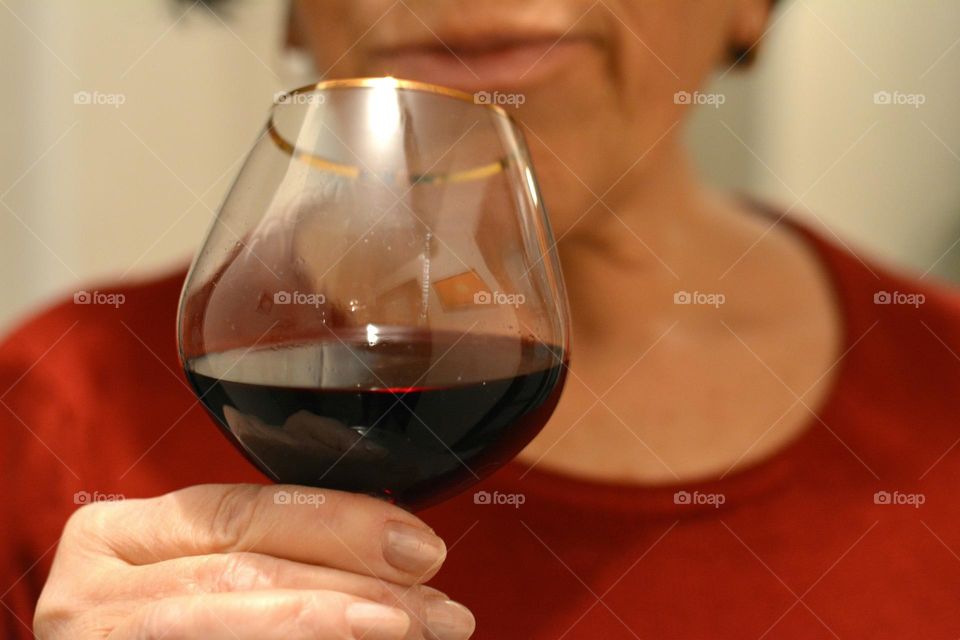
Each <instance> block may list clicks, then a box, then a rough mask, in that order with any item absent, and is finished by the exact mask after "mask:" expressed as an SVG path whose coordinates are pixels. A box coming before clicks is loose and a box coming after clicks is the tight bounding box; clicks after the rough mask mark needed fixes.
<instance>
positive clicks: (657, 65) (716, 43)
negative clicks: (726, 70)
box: [610, 0, 732, 116]
mask: <svg viewBox="0 0 960 640" xmlns="http://www.w3.org/2000/svg"><path fill="white" fill-rule="evenodd" d="M731 6H732V3H731V2H730V0H651V1H649V2H635V1H631V0H620V1H618V2H615V3H612V4H611V5H610V7H611V10H612V11H611V14H613V13H615V14H616V15H611V16H610V19H611V23H610V27H611V32H612V33H614V34H615V37H614V49H615V53H614V58H615V60H616V72H617V76H618V86H619V87H620V92H621V94H623V96H624V99H625V102H626V103H627V104H630V105H634V106H637V107H638V108H640V109H641V112H640V114H638V115H641V116H643V115H647V114H646V111H645V109H647V108H648V105H649V103H650V102H652V103H653V105H654V106H650V108H654V109H655V110H657V111H660V110H666V111H672V110H673V109H671V108H670V106H672V105H673V95H674V94H675V93H676V92H677V91H688V92H692V91H693V90H695V89H697V88H699V87H700V86H701V84H702V83H703V82H704V81H705V79H706V77H707V76H708V75H709V74H710V73H711V72H712V71H713V70H714V68H715V66H716V65H718V64H719V63H720V61H721V58H722V57H723V55H724V53H725V50H726V44H725V42H726V38H727V26H726V25H728V24H729V22H730V13H731V11H732V8H731ZM663 103H666V106H665V105H664V104H663Z"/></svg>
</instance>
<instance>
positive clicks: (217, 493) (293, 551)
mask: <svg viewBox="0 0 960 640" xmlns="http://www.w3.org/2000/svg"><path fill="white" fill-rule="evenodd" d="M279 492H284V493H283V494H282V495H285V496H286V498H287V500H277V499H276V496H277V495H281V494H280V493H279ZM291 496H296V497H297V499H296V500H292V499H290V497H291ZM101 505H104V506H101ZM96 508H97V511H95V512H94V513H95V517H93V518H91V519H92V521H93V525H92V526H93V529H94V530H95V531H94V532H95V533H96V534H97V535H98V536H99V537H100V538H101V539H102V540H103V542H104V543H105V544H106V546H107V547H108V549H109V551H110V552H112V553H114V554H115V555H117V556H118V557H120V558H121V559H123V560H125V561H127V562H128V563H130V564H136V565H143V564H150V563H155V562H160V561H163V560H169V559H172V558H177V557H182V556H197V555H207V554H211V553H225V552H233V551H249V552H253V553H261V554H265V555H270V556H275V557H278V558H285V559H288V560H293V561H296V562H303V563H307V564H314V565H320V566H327V567H332V568H334V569H343V570H345V571H350V572H352V573H360V574H364V575H370V576H375V577H378V578H382V579H384V580H388V581H390V582H396V583H399V584H417V583H421V582H426V581H427V580H429V579H430V578H431V577H432V576H433V575H434V574H435V573H436V572H437V570H438V569H439V568H440V565H441V564H442V563H443V560H444V559H445V557H446V546H445V545H444V543H443V541H442V540H441V539H440V538H438V537H437V536H436V535H434V534H433V532H432V531H431V530H430V529H429V528H428V527H427V526H426V525H425V524H424V523H423V522H422V521H420V520H419V519H418V518H416V517H415V516H413V515H412V514H410V513H408V512H406V511H404V510H402V509H400V508H398V507H395V506H393V505H390V504H388V503H387V502H385V501H382V500H377V499H375V498H371V497H369V496H362V495H356V494H350V493H344V492H340V491H329V490H320V489H311V488H307V487H293V486H283V485H280V486H259V485H203V486H197V487H190V488H187V489H182V490H180V491H175V492H173V493H169V494H167V495H165V496H161V497H159V498H155V499H152V500H147V501H144V500H126V501H121V502H115V503H109V504H107V503H100V504H99V505H97V506H96Z"/></svg>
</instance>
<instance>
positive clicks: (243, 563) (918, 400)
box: [0, 0, 960, 640]
mask: <svg viewBox="0 0 960 640" xmlns="http://www.w3.org/2000/svg"><path fill="white" fill-rule="evenodd" d="M769 5H770V2H769V0H699V1H696V2H694V1H692V0H684V1H677V0H648V1H644V2H628V1H626V0H621V1H614V0H601V1H600V2H591V1H589V0H549V1H547V0H542V1H539V2H534V1H533V0H531V1H530V2H522V3H519V2H516V1H515V0H514V1H511V2H507V1H506V0H503V1H488V2H482V3H480V2H467V1H465V0H464V1H460V0H446V1H443V2H441V1H439V0H420V1H414V0H406V1H405V2H400V3H392V2H389V1H388V0H369V1H367V2H356V1H354V0H329V1H327V2H319V1H318V0H296V1H295V2H294V4H293V9H294V11H293V20H292V25H293V30H292V35H293V38H294V40H295V42H296V44H297V45H299V46H301V47H303V48H304V49H305V50H307V51H308V52H309V53H310V55H311V56H312V57H313V59H314V61H315V63H316V66H317V69H319V70H320V71H322V72H324V71H325V72H326V74H325V75H327V76H329V77H346V76H375V75H384V74H388V73H389V74H393V75H396V76H399V77H407V78H413V79H420V80H426V81H431V82H435V83H440V84H446V85H452V86H455V87H459V88H461V89H464V90H466V91H471V92H472V91H477V90H481V89H482V90H497V91H501V92H504V93H519V94H522V95H523V96H524V98H525V100H524V104H523V106H522V108H520V109H519V110H518V111H517V117H518V119H519V120H520V121H521V122H522V123H523V125H524V127H525V129H526V132H527V137H528V140H529V141H530V143H531V146H532V148H533V152H534V155H535V161H536V164H537V167H538V171H539V175H540V178H541V182H542V186H543V189H544V192H545V196H546V200H547V202H548V205H549V207H550V213H551V218H552V221H553V225H554V229H555V231H556V234H557V236H558V237H559V238H560V243H559V249H560V252H561V257H562V260H563V266H564V271H565V275H566V279H567V285H568V288H569V293H570V299H571V306H572V309H573V327H574V335H573V340H574V343H575V360H574V361H573V364H572V369H571V372H570V375H569V377H568V383H567V388H566V390H565V393H564V396H563V398H562V400H561V403H560V406H559V407H558V409H557V411H556V413H555V415H554V416H553V418H552V419H551V421H550V423H549V424H548V425H547V427H546V429H545V430H544V432H543V433H542V435H541V436H540V437H538V438H537V439H536V441H535V442H534V443H532V444H531V445H530V446H529V447H528V448H527V449H526V450H525V451H524V452H523V454H522V455H521V456H520V457H519V459H518V460H517V461H516V462H515V463H513V464H512V465H510V466H508V467H507V468H505V469H503V470H502V471H501V472H499V473H497V474H495V475H494V476H493V477H491V478H490V479H489V480H487V481H485V482H484V483H483V484H482V485H481V486H479V487H477V489H478V490H482V491H487V492H490V493H491V494H495V493H499V494H502V495H506V498H507V499H506V500H501V501H500V502H509V503H511V504H482V503H481V504H476V503H475V501H474V498H473V495H474V494H472V493H468V494H466V495H461V496H459V497H458V498H456V499H453V500H451V501H449V502H447V503H445V504H443V505H441V506H438V507H435V508H432V509H430V510H427V511H425V512H423V513H421V514H418V515H419V517H416V516H413V515H411V514H408V513H406V512H404V511H401V510H399V509H397V508H394V507H392V506H390V505H387V504H384V503H382V502H379V501H376V500H373V499H370V498H365V497H359V496H352V495H346V494H340V493H337V492H330V491H318V490H308V489H298V490H300V491H304V492H305V493H308V494H311V495H315V496H320V495H322V496H324V500H323V501H322V504H318V503H319V502H320V500H314V501H313V504H304V505H298V506H295V507H291V506H289V505H277V504H275V502H274V500H273V495H274V492H275V491H276V488H274V487H270V486H267V487H264V488H260V484H261V483H263V478H262V476H260V475H259V474H257V473H256V472H255V471H254V470H253V469H252V468H251V467H250V466H249V465H248V464H247V463H246V462H245V461H244V460H242V459H240V457H239V456H238V454H236V453H235V452H234V451H233V450H232V449H231V447H230V446H229V445H228V443H227V442H226V441H225V440H224V439H222V437H221V436H220V435H219V434H217V433H215V430H214V429H213V428H211V426H210V425H209V420H208V418H207V417H206V416H205V415H204V414H203V413H202V411H201V409H200V408H199V407H198V405H197V403H196V401H195V399H194V397H193V396H192V394H191V393H190V391H189V390H188V389H187V387H186V385H185V383H184V381H183V379H182V377H181V376H180V375H179V374H178V373H177V361H176V353H175V349H174V345H173V343H172V340H171V339H170V335H171V327H172V326H173V323H174V313H175V306H176V301H177V296H178V293H179V288H180V285H181V282H182V279H183V273H182V272H178V273H176V274H173V275H171V276H169V277H168V278H165V279H162V280H158V281H154V282H148V283H144V284H142V285H139V286H136V287H129V288H125V289H120V290H116V291H114V293H122V294H123V295H124V296H125V300H126V302H125V303H124V304H123V305H121V306H120V307H118V308H112V307H103V306H75V305H71V304H63V305H61V306H59V307H56V308H54V309H52V310H50V311H48V312H47V313H45V314H43V315H41V316H40V317H38V318H36V319H34V320H32V321H31V322H29V323H27V324H26V325H24V326H23V327H22V328H20V329H19V330H18V331H17V332H15V333H14V334H13V335H12V336H11V337H10V338H9V339H8V340H7V342H6V343H5V344H4V345H3V347H2V350H0V388H2V389H5V390H6V392H5V393H4V395H3V397H2V399H3V404H4V407H5V409H4V412H0V415H2V420H3V422H4V427H5V431H6V434H5V436H4V442H5V446H4V458H3V465H4V469H5V473H7V478H8V481H7V486H8V487H10V486H13V487H15V490H14V491H12V492H10V493H8V495H7V497H6V499H5V500H3V501H2V502H0V504H2V507H0V508H2V509H4V511H5V513H4V518H3V522H4V523H6V525H5V526H4V533H3V536H4V544H3V546H2V552H0V554H2V556H0V558H2V562H3V565H4V567H3V568H4V572H3V573H4V576H7V575H9V576H10V581H11V582H13V584H12V586H11V587H10V588H9V589H8V590H7V591H6V593H4V595H3V599H2V602H3V604H4V605H5V612H6V615H5V617H4V625H5V626H4V631H5V632H6V636H7V637H29V636H30V634H31V628H32V629H33V631H34V632H35V633H36V635H37V636H38V637H40V638H42V639H44V640H46V639H55V640H58V639H60V638H105V637H109V638H111V639H117V640H119V639H124V640H126V639H128V638H161V637H162V638H170V639H173V638H331V639H332V638H337V639H340V638H367V639H368V640H372V639H374V638H375V639H377V640H381V639H384V640H386V639H391V640H392V639H399V638H419V637H426V638H436V639H439V640H453V639H461V638H467V637H469V636H471V634H472V633H473V631H474V625H475V622H474V620H475V619H476V621H477V623H476V624H477V627H476V633H475V634H474V637H477V638H523V639H540V638H570V639H574V638H591V639H593V638H604V639H606V638H640V637H643V638H728V637H729V638H733V637H737V638H739V637H768V636H769V637H777V638H814V637H829V636H833V637H843V638H859V637H870V638H905V637H924V638H927V637H931V638H932V637H956V636H957V635H958V634H960V614H958V613H956V612H955V607H954V606H953V600H954V598H955V597H956V594H957V593H960V562H957V560H956V558H957V553H956V552H955V551H960V530H958V528H957V527H956V526H954V523H953V522H952V516H953V510H952V504H953V502H954V500H953V487H954V486H956V482H955V480H956V479H957V476H958V474H960V462H958V454H957V453H956V452H955V451H954V450H953V445H955V444H956V442H957V438H958V437H960V434H958V433H957V426H956V417H957V415H958V413H960V401H958V398H960V394H958V393H957V391H958V385H957V383H956V382H955V380H957V379H958V374H960V363H958V360H960V358H958V357H957V356H956V353H957V352H960V325H958V323H957V314H958V311H960V305H958V301H957V299H956V297H955V296H954V294H953V293H952V292H950V291H947V290H945V289H942V288H939V287H937V286H929V285H924V286H922V287H921V286H920V285H919V284H917V283H914V282H911V281H909V280H906V279H902V278H900V277H898V276H895V275H892V274H889V273H887V272H886V271H884V270H882V269H880V268H878V267H875V266H871V265H868V264H865V263H863V262H861V261H860V259H859V258H857V257H856V256H853V255H850V254H848V253H845V252H843V251H841V250H839V249H838V248H837V247H835V246H833V245H831V244H830V243H828V242H826V241H824V240H823V239H822V238H820V237H818V236H817V235H815V234H813V233H812V232H810V231H808V230H805V229H803V228H801V227H799V226H797V225H795V224H793V223H787V222H786V221H784V220H781V219H780V214H779V213H778V212H775V211H765V210H762V209H761V208H759V207H757V206H755V205H753V204H751V203H748V202H744V201H742V200H739V199H736V198H732V197H729V196H726V195H723V194H718V193H715V192H713V191H711V190H710V189H708V188H707V187H706V186H704V184H703V183H702V182H701V181H700V179H699V178H698V177H697V176H696V175H695V173H694V172H693V171H692V170H691V168H690V164H689V161H688V158H687V154H686V152H685V150H684V149H683V146H682V144H681V130H682V126H681V121H682V120H683V118H684V117H685V116H686V114H687V112H688V105H686V104H683V103H684V101H683V100H678V99H676V97H675V96H676V95H677V94H678V92H687V93H690V94H692V93H693V92H695V91H697V89H698V88H699V87H700V86H701V84H702V83H703V82H704V80H705V78H706V77H707V76H708V75H709V74H710V72H711V71H713V70H714V69H715V68H717V67H718V66H726V65H730V64H731V63H733V62H735V61H736V59H737V58H742V57H743V53H744V52H752V51H754V49H755V46H756V45H757V43H758V41H759V40H760V38H761V36H762V34H763V32H764V29H765V25H766V23H767V19H768V13H769V10H770V6H769ZM731 52H735V53H734V59H731ZM685 292H690V293H692V292H696V293H697V294H698V295H695V296H694V295H690V296H687V295H685ZM701 294H706V295H701ZM704 300H709V301H712V302H713V303H714V304H697V302H699V301H704ZM688 301H692V302H693V303H692V304H683V303H684V302H688ZM906 301H911V302H912V304H901V303H903V302H906ZM888 302H889V303H890V304H886V303H888ZM877 303H879V304H877ZM211 482H217V483H220V484H208V483H211ZM104 496H106V497H107V498H110V497H116V498H120V497H124V498H126V499H125V500H119V499H117V500H107V501H102V498H103V497H104ZM84 502H94V503H95V504H89V505H87V506H82V507H81V508H79V509H77V508H76V505H77V503H84ZM479 502H483V501H479ZM71 513H73V515H72V516H70V514H71ZM68 516H69V520H68V521H67V519H68ZM65 521H67V522H66V526H65V528H64V526H63V525H64V522H65ZM61 530H62V537H60V536H61ZM58 539H59V545H57V546H56V552H55V557H53V559H52V561H51V556H53V555H54V551H53V549H54V546H55V545H56V543H57V541H58ZM51 564H52V568H49V572H48V567H51ZM441 565H442V568H441ZM434 576H436V577H435V578H434ZM18 577H19V578H18ZM428 580H429V581H430V584H431V585H432V586H431V587H427V586H424V585H425V583H426V582H427V581H428ZM41 588H42V595H40V597H39V602H38V603H36V605H34V601H35V599H36V598H37V595H38V594H39V593H40V591H41ZM457 602H462V603H464V604H457ZM34 606H35V618H33V621H32V622H31V615H33V612H34ZM471 611H472V613H471ZM474 616H475V618H474Z"/></svg>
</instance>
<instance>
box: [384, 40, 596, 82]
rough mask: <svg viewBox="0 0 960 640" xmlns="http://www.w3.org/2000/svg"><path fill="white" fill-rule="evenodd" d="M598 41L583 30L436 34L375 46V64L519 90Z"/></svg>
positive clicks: (409, 74)
mask: <svg viewBox="0 0 960 640" xmlns="http://www.w3.org/2000/svg"><path fill="white" fill-rule="evenodd" d="M596 46H597V42H596V41H595V40H594V39H593V38H590V37H586V36H574V37H570V36H565V35H562V34H536V35H522V36H504V35H496V34H495V35H490V36H486V37H476V38H472V39H460V40H454V39H451V40H444V39H442V38H440V37H436V38H433V39H432V40H431V41H428V42H423V43H415V44H403V45H399V46H392V47H384V48H379V49H376V50H375V51H374V59H375V62H376V65H377V67H378V69H379V70H382V71H384V72H385V73H386V74H388V75H393V76H397V77H402V78H409V79H411V80H422V81H425V82H432V83H435V84H441V85H446V86H449V87H453V88H456V89H460V90H462V91H467V92H475V91H479V90H481V89H499V90H502V91H522V90H523V89H526V88H529V87H532V86H534V85H536V84H539V83H542V82H544V81H545V80H548V79H549V78H550V77H553V76H556V75H557V74H559V73H562V72H563V71H564V69H568V68H570V65H572V64H576V63H577V61H578V59H582V58H583V57H584V56H587V55H590V54H591V53H592V50H594V49H595V48H596Z"/></svg>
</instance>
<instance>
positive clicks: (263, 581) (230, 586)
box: [201, 553, 276, 593]
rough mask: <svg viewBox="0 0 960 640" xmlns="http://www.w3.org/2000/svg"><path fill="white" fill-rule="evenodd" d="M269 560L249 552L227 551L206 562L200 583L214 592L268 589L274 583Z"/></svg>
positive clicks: (274, 574)
mask: <svg viewBox="0 0 960 640" xmlns="http://www.w3.org/2000/svg"><path fill="white" fill-rule="evenodd" d="M272 564H273V563H271V562H270V561H269V560H266V559H264V558H259V557H257V556H256V555H255V554H250V553H228V554H224V555H222V556H220V557H217V558H215V559H214V560H212V561H210V562H209V564H208V569H207V575H206V576H205V577H204V579H202V580H201V583H202V584H203V586H204V587H205V588H206V590H207V591H212V592H214V593H221V592H229V591H252V590H255V589H268V588H271V587H273V586H274V585H275V584H276V570H275V568H272Z"/></svg>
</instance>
